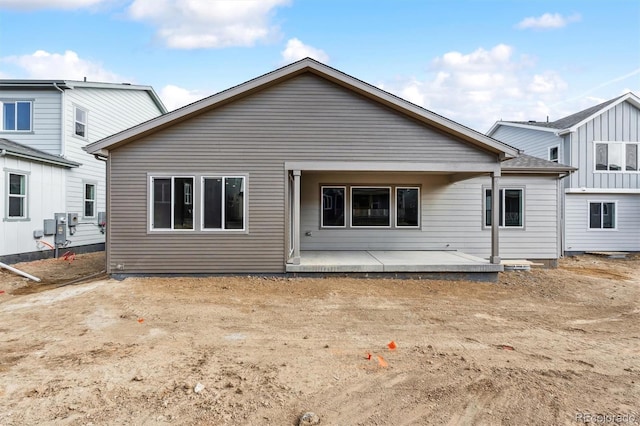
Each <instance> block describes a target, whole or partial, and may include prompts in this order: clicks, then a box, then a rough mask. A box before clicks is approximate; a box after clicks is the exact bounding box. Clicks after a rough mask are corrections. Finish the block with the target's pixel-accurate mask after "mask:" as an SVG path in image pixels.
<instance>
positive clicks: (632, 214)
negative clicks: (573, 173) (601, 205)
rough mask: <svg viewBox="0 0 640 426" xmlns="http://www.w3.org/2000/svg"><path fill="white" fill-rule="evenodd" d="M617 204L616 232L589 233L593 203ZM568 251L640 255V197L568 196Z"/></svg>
mask: <svg viewBox="0 0 640 426" xmlns="http://www.w3.org/2000/svg"><path fill="white" fill-rule="evenodd" d="M590 201H607V202H617V213H616V216H617V223H616V229H615V230H608V229H604V230H602V229H598V230H591V229H589V210H588V209H589V202H590ZM565 203H566V222H565V223H566V230H565V232H566V250H567V251H640V214H639V212H640V195H638V194H566V196H565Z"/></svg>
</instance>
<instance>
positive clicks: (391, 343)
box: [387, 340, 398, 350]
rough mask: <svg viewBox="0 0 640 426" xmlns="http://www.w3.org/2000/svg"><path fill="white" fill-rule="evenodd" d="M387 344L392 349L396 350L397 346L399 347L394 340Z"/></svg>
mask: <svg viewBox="0 0 640 426" xmlns="http://www.w3.org/2000/svg"><path fill="white" fill-rule="evenodd" d="M387 346H389V349H391V350H394V349H395V348H397V347H398V345H396V342H394V341H393V340H392V341H391V342H389V344H388V345H387Z"/></svg>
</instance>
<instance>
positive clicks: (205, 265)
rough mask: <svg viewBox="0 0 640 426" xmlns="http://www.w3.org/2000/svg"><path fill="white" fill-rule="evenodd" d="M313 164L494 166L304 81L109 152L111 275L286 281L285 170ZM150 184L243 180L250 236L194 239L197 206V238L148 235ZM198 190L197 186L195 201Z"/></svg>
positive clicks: (319, 82)
mask: <svg viewBox="0 0 640 426" xmlns="http://www.w3.org/2000/svg"><path fill="white" fill-rule="evenodd" d="M314 160H315V161H396V162H403V161H406V162H419V161H429V162H455V163H462V162H466V163H480V164H496V161H497V159H496V157H495V156H492V155H489V154H487V153H485V152H482V151H480V150H478V149H477V148H475V147H472V146H470V145H468V144H466V143H463V142H461V141H459V140H457V139H454V138H452V137H450V136H448V135H446V134H444V133H442V132H439V131H435V130H433V129H431V128H429V127H427V126H425V125H423V124H420V123H418V122H416V121H414V120H412V119H409V118H407V117H406V116H404V115H402V114H400V113H397V112H395V111H393V110H391V109H388V108H386V107H384V106H381V105H380V104H378V103H376V102H373V101H371V100H368V99H366V98H364V97H361V96H360V95H357V94H355V93H354V92H351V91H349V90H346V89H344V88H342V87H340V86H338V85H336V84H334V83H331V82H329V81H327V80H325V79H323V78H321V77H318V76H315V75H312V74H302V75H299V76H297V77H294V78H291V79H289V80H286V81H284V82H281V83H279V84H278V85H275V86H272V87H270V88H266V89H264V90H262V91H259V92H257V93H254V94H251V95H248V96H247V97H245V98H242V99H239V100H236V101H235V102H232V103H229V104H226V105H224V106H220V107H218V108H217V109H215V110H212V111H208V112H203V113H202V114H200V115H198V116H196V117H193V118H191V119H189V120H188V121H183V122H181V123H177V124H175V125H173V126H171V127H169V128H166V129H163V130H162V131H159V132H157V133H155V134H151V135H149V136H146V137H144V138H142V139H139V140H137V141H135V142H133V143H129V144H126V145H123V146H121V147H118V148H116V149H113V150H111V151H110V153H109V167H110V176H111V178H110V179H111V182H110V185H111V193H112V194H117V196H114V197H112V199H111V201H110V202H111V205H110V209H109V221H110V224H111V226H110V227H109V229H108V232H109V238H108V245H109V246H108V249H109V253H110V255H109V261H108V269H109V271H110V272H114V273H115V272H117V270H116V265H123V269H122V270H121V272H124V273H217V272H236V273H252V272H262V273H269V272H272V273H281V272H284V265H285V258H284V256H285V253H284V251H285V248H284V242H285V227H286V224H285V220H286V214H285V199H284V197H285V192H286V190H285V188H286V186H285V183H286V180H287V178H286V175H285V170H284V163H285V162H287V161H314ZM153 174H157V175H165V176H166V175H171V174H173V175H176V176H191V175H196V176H220V175H231V176H238V175H244V176H246V177H247V191H246V194H245V198H246V199H247V200H248V201H247V202H248V217H247V219H246V221H247V227H248V232H245V233H237V232H235V233H233V232H206V231H200V230H199V228H198V224H199V221H200V214H201V213H200V203H201V200H200V199H198V197H194V203H195V205H194V211H195V223H196V230H194V231H173V232H157V231H149V219H148V217H149V205H148V203H149V195H148V194H149V176H150V175H153ZM410 180H413V179H410ZM302 181H303V182H304V181H305V177H304V176H303V178H302ZM199 185H200V182H199V179H196V182H195V186H196V188H195V190H194V193H195V194H198V193H199ZM305 191H306V190H305ZM316 191H317V190H316ZM476 196H477V197H480V196H481V195H480V194H479V193H478V194H476ZM303 197H306V195H305V194H303ZM479 221H480V219H478V223H479ZM488 235H489V234H488V232H487V238H489V237H488Z"/></svg>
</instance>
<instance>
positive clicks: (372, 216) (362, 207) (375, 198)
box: [351, 187, 391, 227]
mask: <svg viewBox="0 0 640 426" xmlns="http://www.w3.org/2000/svg"><path fill="white" fill-rule="evenodd" d="M390 208H391V188H388V187H371V188H363V187H351V226H353V227H358V226H362V227H390V226H391V215H390Z"/></svg>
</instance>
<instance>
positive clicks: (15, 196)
mask: <svg viewBox="0 0 640 426" xmlns="http://www.w3.org/2000/svg"><path fill="white" fill-rule="evenodd" d="M7 177H8V179H7V185H8V188H7V218H8V219H26V217H27V175H25V174H21V173H11V172H9V173H7Z"/></svg>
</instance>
